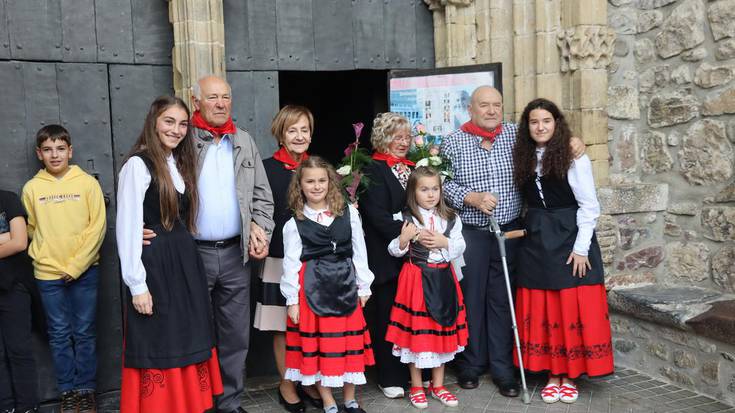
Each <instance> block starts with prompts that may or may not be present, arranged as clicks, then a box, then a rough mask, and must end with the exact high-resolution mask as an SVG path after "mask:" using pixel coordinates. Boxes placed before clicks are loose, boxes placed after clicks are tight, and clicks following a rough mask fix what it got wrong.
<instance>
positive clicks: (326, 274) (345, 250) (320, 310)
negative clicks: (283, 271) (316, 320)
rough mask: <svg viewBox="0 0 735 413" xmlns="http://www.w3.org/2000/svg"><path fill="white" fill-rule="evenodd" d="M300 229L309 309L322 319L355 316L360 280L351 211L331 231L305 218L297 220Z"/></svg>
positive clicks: (304, 286)
mask: <svg viewBox="0 0 735 413" xmlns="http://www.w3.org/2000/svg"><path fill="white" fill-rule="evenodd" d="M296 228H297V229H298V231H299V236H300V237H301V245H302V250H301V261H303V262H305V263H306V269H305V271H304V282H303V284H304V285H303V289H304V294H305V296H306V302H307V303H308V304H309V307H310V308H311V310H312V311H313V312H314V314H316V315H318V316H321V317H341V316H348V315H350V314H352V312H353V311H355V309H356V308H357V278H356V276H355V266H354V265H353V264H352V227H351V225H350V210H349V208H347V207H345V209H344V213H343V214H342V216H337V217H335V218H334V221H333V222H332V224H331V225H330V226H328V227H325V226H324V225H321V224H319V223H316V222H314V221H312V220H310V219H308V218H304V219H303V220H299V219H296Z"/></svg>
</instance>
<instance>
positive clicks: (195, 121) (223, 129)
mask: <svg viewBox="0 0 735 413" xmlns="http://www.w3.org/2000/svg"><path fill="white" fill-rule="evenodd" d="M191 124H192V125H194V127H195V128H199V129H203V130H205V131H207V132H209V133H211V134H212V136H214V137H220V136H222V135H227V134H233V133H235V132H236V131H237V128H236V127H235V123H234V122H232V117H230V118H229V119H227V122H225V124H224V125H222V126H217V127H215V126H210V125H209V123H207V121H206V120H204V118H203V117H202V114H201V113H200V112H199V111H198V110H197V111H196V112H194V114H193V115H191Z"/></svg>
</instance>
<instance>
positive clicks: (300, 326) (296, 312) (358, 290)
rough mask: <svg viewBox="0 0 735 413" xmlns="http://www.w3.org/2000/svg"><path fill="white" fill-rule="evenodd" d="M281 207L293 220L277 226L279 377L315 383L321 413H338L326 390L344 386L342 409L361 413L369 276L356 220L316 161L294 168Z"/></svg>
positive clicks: (326, 168) (369, 354)
mask: <svg viewBox="0 0 735 413" xmlns="http://www.w3.org/2000/svg"><path fill="white" fill-rule="evenodd" d="M288 202H289V206H290V207H291V210H292V211H293V214H294V217H293V218H291V219H290V220H289V221H288V222H286V225H284V227H283V251H284V256H283V275H282V276H281V293H282V294H283V296H284V297H285V298H286V306H287V312H288V320H287V324H286V374H285V378H286V379H287V380H291V381H298V382H301V383H302V384H304V385H307V386H308V385H311V384H316V386H317V389H318V390H319V394H320V395H321V397H322V400H323V401H324V411H325V412H326V413H337V412H338V411H339V408H338V407H337V403H336V401H335V400H334V397H333V396H332V391H331V388H332V387H343V388H344V392H343V393H344V400H345V403H344V407H343V409H342V410H343V411H345V412H347V413H364V412H365V411H364V410H363V409H361V408H360V407H359V405H358V403H357V401H356V399H355V385H357V384H365V382H366V381H365V366H366V365H372V364H374V363H375V362H374V358H373V350H372V348H371V345H370V334H369V333H368V331H367V325H366V324H365V318H364V317H363V314H362V307H364V306H365V303H366V302H367V300H368V298H370V284H372V282H373V279H374V278H375V277H374V276H373V273H372V272H371V271H370V269H368V264H367V252H366V251H365V235H364V233H363V231H362V223H361V222H360V216H359V215H358V213H357V210H356V209H355V208H354V207H352V206H351V205H347V204H346V203H345V199H344V197H343V196H342V191H341V189H340V187H339V178H337V174H336V173H335V171H334V168H333V167H332V166H331V165H330V164H329V163H327V162H326V161H325V160H324V159H322V158H320V157H318V156H313V157H309V158H308V159H303V160H302V161H301V164H300V165H299V167H298V168H296V170H295V172H294V176H293V178H292V180H291V185H290V187H289V190H288Z"/></svg>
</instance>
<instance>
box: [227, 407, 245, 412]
mask: <svg viewBox="0 0 735 413" xmlns="http://www.w3.org/2000/svg"><path fill="white" fill-rule="evenodd" d="M230 413H248V411H247V410H245V409H243V408H242V407H238V408H237V409H235V410H233V411H231V412H230Z"/></svg>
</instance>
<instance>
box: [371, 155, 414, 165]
mask: <svg viewBox="0 0 735 413" xmlns="http://www.w3.org/2000/svg"><path fill="white" fill-rule="evenodd" d="M373 159H375V160H376V161H385V163H387V164H388V166H389V167H391V168H392V167H393V165H395V164H397V163H402V164H404V165H406V166H414V165H416V164H415V163H413V162H411V161H410V160H408V158H399V157H397V156H393V155H389V154H387V153H379V152H375V153H373Z"/></svg>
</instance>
